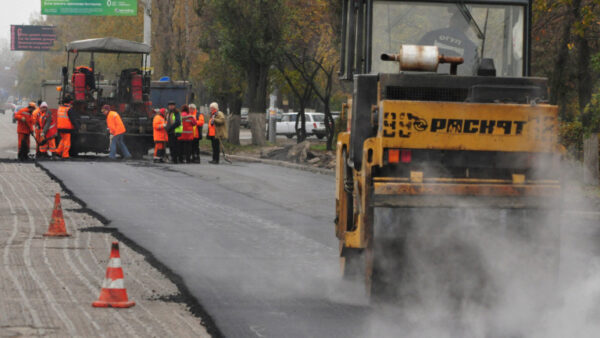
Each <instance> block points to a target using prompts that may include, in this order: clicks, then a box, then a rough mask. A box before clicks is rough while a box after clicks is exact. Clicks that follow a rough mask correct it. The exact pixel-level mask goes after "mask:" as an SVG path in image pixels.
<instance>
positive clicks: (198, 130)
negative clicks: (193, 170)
mask: <svg viewBox="0 0 600 338" xmlns="http://www.w3.org/2000/svg"><path fill="white" fill-rule="evenodd" d="M190 113H191V114H192V115H194V116H195V117H196V125H195V126H194V141H192V162H194V163H200V140H201V139H202V128H203V127H204V114H202V113H201V112H199V111H198V109H197V108H196V105H195V104H193V103H192V104H190Z"/></svg>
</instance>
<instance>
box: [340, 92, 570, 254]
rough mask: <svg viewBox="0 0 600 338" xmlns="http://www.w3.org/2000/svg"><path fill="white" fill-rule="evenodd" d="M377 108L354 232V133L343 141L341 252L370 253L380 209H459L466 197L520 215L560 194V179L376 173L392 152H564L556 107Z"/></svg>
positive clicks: (395, 104)
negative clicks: (350, 192)
mask: <svg viewBox="0 0 600 338" xmlns="http://www.w3.org/2000/svg"><path fill="white" fill-rule="evenodd" d="M374 108H375V107H374ZM376 108H377V109H379V110H380V112H382V113H379V114H374V116H379V117H380V121H379V124H378V125H379V130H378V132H377V135H376V136H375V137H371V138H368V139H366V140H365V142H364V145H363V153H362V168H354V169H353V170H352V175H353V181H354V196H355V197H356V196H359V197H360V200H356V199H355V200H354V206H355V207H354V217H353V219H354V220H353V222H354V224H352V225H351V226H348V222H349V221H352V220H349V219H348V215H347V210H346V208H347V207H346V205H347V195H346V193H345V192H344V184H345V182H344V177H345V174H346V173H345V171H346V170H347V169H346V166H347V163H346V161H347V153H348V149H349V147H350V133H347V132H344V133H340V134H339V135H338V140H337V163H336V215H337V224H336V235H337V237H338V238H339V239H340V249H343V248H344V247H347V248H356V249H364V248H367V246H368V245H369V238H370V237H371V235H370V234H372V226H373V207H374V206H395V207H415V206H434V207H435V206H452V204H453V203H455V201H456V200H457V198H456V197H459V196H460V197H461V200H464V199H469V198H471V199H472V202H473V203H477V202H480V203H482V205H485V204H487V205H490V204H489V202H490V199H491V200H492V201H493V203H505V202H507V201H510V202H508V203H511V204H510V205H508V207H514V208H520V207H524V206H525V207H526V206H531V205H533V204H537V205H538V206H539V205H540V203H542V202H541V201H542V200H543V199H544V198H556V197H557V196H559V195H560V191H561V187H560V183H559V181H558V180H557V181H553V180H544V181H533V180H528V178H527V177H525V175H523V174H517V173H516V174H513V175H512V180H502V179H473V178H442V177H424V175H423V172H421V171H412V172H411V173H410V177H373V176H372V169H373V167H375V166H383V165H384V150H385V149H436V150H469V151H501V152H531V153H555V154H560V153H563V149H562V148H561V147H560V146H559V145H558V139H557V136H556V135H558V132H557V129H558V108H557V107H556V106H552V105H547V104H536V105H531V104H483V103H454V102H452V103H450V102H442V103H440V102H421V101H391V100H382V101H380V104H379V106H378V107H376ZM482 199H487V200H486V201H485V202H481V200H482ZM424 203H425V204H424ZM348 229H350V230H348Z"/></svg>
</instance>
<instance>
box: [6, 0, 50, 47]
mask: <svg viewBox="0 0 600 338" xmlns="http://www.w3.org/2000/svg"><path fill="white" fill-rule="evenodd" d="M41 11H42V1H41V0H0V39H2V40H8V43H10V25H24V24H29V18H30V17H31V15H32V14H35V15H36V16H37V15H39V14H40V13H41Z"/></svg>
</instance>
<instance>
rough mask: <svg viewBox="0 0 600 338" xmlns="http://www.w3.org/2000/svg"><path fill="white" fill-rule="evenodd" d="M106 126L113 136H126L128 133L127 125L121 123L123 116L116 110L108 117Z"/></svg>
mask: <svg viewBox="0 0 600 338" xmlns="http://www.w3.org/2000/svg"><path fill="white" fill-rule="evenodd" d="M106 125H107V126H108V129H109V130H110V133H111V135H113V136H116V135H121V134H124V133H125V131H126V129H125V125H124V124H123V121H121V116H119V113H117V112H116V111H114V110H113V111H110V112H109V113H108V115H106Z"/></svg>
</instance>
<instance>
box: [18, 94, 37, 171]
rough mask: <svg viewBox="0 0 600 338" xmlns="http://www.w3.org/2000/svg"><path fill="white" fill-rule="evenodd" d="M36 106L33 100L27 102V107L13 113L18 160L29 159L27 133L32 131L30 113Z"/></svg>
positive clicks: (29, 133)
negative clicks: (15, 123)
mask: <svg viewBox="0 0 600 338" xmlns="http://www.w3.org/2000/svg"><path fill="white" fill-rule="evenodd" d="M36 108H37V107H36V106H35V102H29V104H28V105H27V107H25V108H22V109H20V110H19V111H17V112H16V113H15V119H16V120H17V134H18V136H19V151H18V155H17V158H18V159H19V161H27V160H28V159H29V135H31V134H32V133H33V119H32V114H33V111H34V110H35V109H36Z"/></svg>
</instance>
